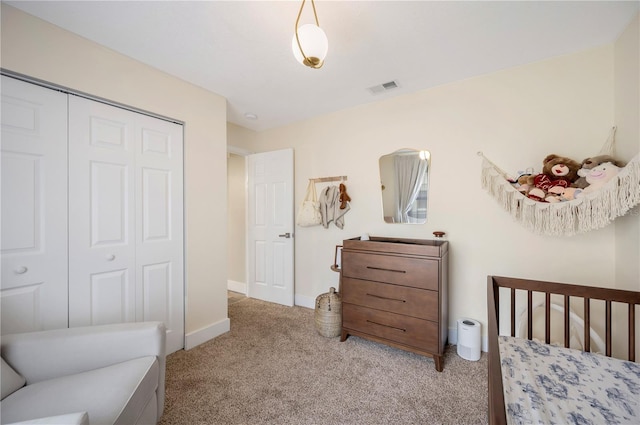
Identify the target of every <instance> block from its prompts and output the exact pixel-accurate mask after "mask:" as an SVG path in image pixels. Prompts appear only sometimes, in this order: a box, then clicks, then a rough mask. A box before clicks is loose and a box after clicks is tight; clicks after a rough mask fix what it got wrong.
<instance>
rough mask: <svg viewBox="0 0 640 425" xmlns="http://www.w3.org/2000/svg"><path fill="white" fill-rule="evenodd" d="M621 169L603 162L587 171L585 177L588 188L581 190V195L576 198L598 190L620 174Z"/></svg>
mask: <svg viewBox="0 0 640 425" xmlns="http://www.w3.org/2000/svg"><path fill="white" fill-rule="evenodd" d="M620 170H621V168H620V167H618V166H617V165H614V164H612V163H611V162H605V163H603V164H600V165H598V166H597V167H594V168H592V169H591V170H589V172H588V173H587V175H586V176H585V177H586V179H587V183H589V186H587V187H586V188H584V189H583V191H582V192H581V193H578V194H576V197H580V196H583V195H584V194H586V193H592V192H595V191H597V190H598V189H600V188H601V187H602V186H604V185H605V184H606V183H607V182H609V181H610V180H611V179H613V178H614V177H615V176H616V175H618V173H619V172H620Z"/></svg>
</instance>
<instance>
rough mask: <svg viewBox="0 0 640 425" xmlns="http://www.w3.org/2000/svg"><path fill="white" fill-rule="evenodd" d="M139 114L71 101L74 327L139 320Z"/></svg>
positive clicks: (71, 292) (71, 309)
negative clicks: (136, 197) (136, 189)
mask: <svg viewBox="0 0 640 425" xmlns="http://www.w3.org/2000/svg"><path fill="white" fill-rule="evenodd" d="M135 145H136V143H135V128H134V115H133V113H131V112H129V111H126V110H124V109H119V108H115V107H112V106H109V105H105V104H102V103H98V102H94V101H91V100H88V99H84V98H80V97H77V96H69V223H70V225H69V325H70V326H72V327H73V326H86V325H100V324H107V323H119V322H135V321H136V314H135V312H136V288H135V284H136V280H135V279H136V277H135V258H136V257H135V253H136V249H135V193H134V192H135V185H134V183H135V181H134V179H135V170H134V167H135V149H136V146H135Z"/></svg>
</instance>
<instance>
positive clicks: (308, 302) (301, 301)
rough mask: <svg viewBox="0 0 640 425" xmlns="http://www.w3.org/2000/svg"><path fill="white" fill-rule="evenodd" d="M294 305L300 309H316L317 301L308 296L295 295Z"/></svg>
mask: <svg viewBox="0 0 640 425" xmlns="http://www.w3.org/2000/svg"><path fill="white" fill-rule="evenodd" d="M293 303H294V304H295V305H297V306H300V307H307V308H311V309H315V308H316V299H315V298H312V297H307V296H306V295H295V297H294V301H293Z"/></svg>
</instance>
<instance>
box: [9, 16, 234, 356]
mask: <svg viewBox="0 0 640 425" xmlns="http://www.w3.org/2000/svg"><path fill="white" fill-rule="evenodd" d="M1 47H2V58H1V59H2V62H1V65H2V67H3V68H4V69H6V70H10V71H14V72H18V73H21V74H25V75H28V76H30V77H34V78H38V79H41V80H45V81H47V82H50V83H54V84H58V85H61V86H64V87H67V88H70V89H73V90H76V91H81V92H85V93H88V94H91V95H94V96H99V97H102V98H105V99H108V100H111V101H115V102H119V103H122V104H126V105H130V106H132V107H135V108H139V109H143V110H147V111H151V112H154V113H157V114H160V115H164V116H167V117H171V118H175V119H178V120H181V121H183V122H184V123H185V152H184V153H185V222H186V229H185V244H186V249H185V251H186V258H185V260H186V261H185V266H186V267H185V269H186V317H185V319H186V320H185V326H186V329H185V331H186V333H187V345H188V346H191V345H195V344H197V343H198V342H202V341H203V340H206V339H207V338H210V337H213V336H215V335H216V334H219V333H221V332H224V331H225V330H226V329H228V325H229V324H228V319H227V297H226V283H227V264H226V249H227V246H226V243H225V241H226V224H227V216H226V198H227V193H226V184H225V182H226V178H227V176H226V158H227V155H226V101H225V99H224V98H223V97H221V96H218V95H216V94H214V93H211V92H208V91H205V90H203V89H201V88H199V87H196V86H194V85H191V84H188V83H186V82H184V81H182V80H179V79H177V78H175V77H171V76H169V75H167V74H164V73H162V72H159V71H157V70H155V69H153V68H150V67H148V66H146V65H143V64H141V63H139V62H137V61H134V60H132V59H130V58H127V57H125V56H123V55H120V54H117V53H115V52H113V51H111V50H108V49H105V48H103V47H101V46H99V45H97V44H95V43H92V42H90V41H88V40H86V39H83V38H81V37H78V36H76V35H74V34H71V33H69V32H67V31H64V30H62V29H60V28H58V27H55V26H53V25H51V24H49V23H46V22H45V21H42V20H39V19H36V18H34V17H32V16H30V15H27V14H25V13H23V12H21V11H18V10H17V9H14V8H12V7H10V6H7V5H5V4H2V46H1Z"/></svg>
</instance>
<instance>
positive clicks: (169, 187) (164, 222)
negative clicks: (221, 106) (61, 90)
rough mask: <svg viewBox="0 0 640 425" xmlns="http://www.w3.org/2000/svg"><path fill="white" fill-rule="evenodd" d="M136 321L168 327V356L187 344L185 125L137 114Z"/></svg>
mask: <svg viewBox="0 0 640 425" xmlns="http://www.w3.org/2000/svg"><path fill="white" fill-rule="evenodd" d="M137 123H138V133H139V135H140V142H141V143H140V148H139V150H137V156H136V172H137V177H136V193H137V195H138V196H137V198H136V208H137V213H136V217H137V219H138V221H137V222H136V241H137V242H136V281H137V282H139V285H137V288H138V299H140V300H142V306H141V308H140V309H139V310H138V311H139V313H138V315H137V320H139V321H144V320H159V321H162V322H164V324H165V326H166V327H167V352H169V353H171V352H173V351H176V350H178V349H180V348H182V347H183V346H184V277H183V276H184V259H183V239H184V235H183V195H182V192H183V189H182V188H183V174H182V168H183V165H182V164H183V162H182V161H183V136H182V126H181V125H178V124H174V123H170V122H166V121H162V120H158V119H155V118H151V117H147V116H142V115H140V116H138V118H137Z"/></svg>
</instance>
